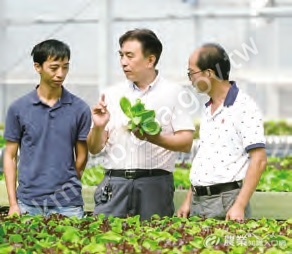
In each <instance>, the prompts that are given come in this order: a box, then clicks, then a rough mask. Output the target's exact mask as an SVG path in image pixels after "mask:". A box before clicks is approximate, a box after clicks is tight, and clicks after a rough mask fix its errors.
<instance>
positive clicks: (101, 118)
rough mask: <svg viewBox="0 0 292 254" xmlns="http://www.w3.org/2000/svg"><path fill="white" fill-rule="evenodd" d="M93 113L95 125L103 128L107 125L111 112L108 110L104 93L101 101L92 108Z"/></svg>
mask: <svg viewBox="0 0 292 254" xmlns="http://www.w3.org/2000/svg"><path fill="white" fill-rule="evenodd" d="M91 114H92V120H93V122H94V126H96V127H103V128H104V127H105V126H106V124H107V123H108V121H109V119H110V113H109V111H108V110H107V104H106V103H105V95H104V94H102V95H101V98H100V100H99V102H98V103H97V104H96V105H95V106H94V107H93V108H92V109H91Z"/></svg>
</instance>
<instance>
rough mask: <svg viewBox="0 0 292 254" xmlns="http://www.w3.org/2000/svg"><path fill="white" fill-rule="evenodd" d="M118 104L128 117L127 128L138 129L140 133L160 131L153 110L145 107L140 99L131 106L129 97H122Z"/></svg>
mask: <svg viewBox="0 0 292 254" xmlns="http://www.w3.org/2000/svg"><path fill="white" fill-rule="evenodd" d="M120 106H121V109H122V111H123V112H124V114H125V115H126V116H127V117H128V118H129V119H130V120H129V122H128V125H127V127H128V130H131V131H132V130H136V129H137V130H139V132H140V134H141V135H143V134H144V133H146V134H148V135H157V134H158V133H160V132H161V127H160V125H159V123H158V122H157V121H156V120H155V111H154V110H147V109H145V104H144V103H142V102H141V100H140V99H137V100H136V103H135V104H134V105H133V106H132V105H131V102H130V101H129V99H127V98H126V97H122V98H121V99H120Z"/></svg>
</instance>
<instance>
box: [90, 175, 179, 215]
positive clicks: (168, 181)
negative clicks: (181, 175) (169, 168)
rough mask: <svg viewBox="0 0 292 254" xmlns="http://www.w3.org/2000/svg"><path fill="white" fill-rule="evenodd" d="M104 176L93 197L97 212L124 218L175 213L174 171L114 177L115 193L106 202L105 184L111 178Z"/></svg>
mask: <svg viewBox="0 0 292 254" xmlns="http://www.w3.org/2000/svg"><path fill="white" fill-rule="evenodd" d="M108 179H109V177H108V176H105V178H104V179H103V181H102V182H101V183H100V184H99V185H98V186H97V188H96V191H95V194H94V201H95V208H94V215H96V214H100V213H103V214H105V215H106V216H109V215H113V216H115V217H120V218H125V217H128V216H134V215H140V219H141V220H148V219H150V218H151V216H152V215H154V214H158V215H159V216H161V217H162V216H172V215H173V213H174V203H173V194H174V184H173V175H172V174H169V175H161V176H147V177H141V178H137V179H125V178H123V177H111V178H110V185H111V187H112V197H111V199H110V200H108V201H107V202H105V203H103V202H102V200H101V195H102V188H103V187H104V186H105V184H106V183H107V182H108Z"/></svg>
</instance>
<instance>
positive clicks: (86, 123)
mask: <svg viewBox="0 0 292 254" xmlns="http://www.w3.org/2000/svg"><path fill="white" fill-rule="evenodd" d="M91 123H92V121H91V111H90V108H89V107H88V106H87V105H86V107H85V109H84V110H83V112H82V114H81V117H80V121H79V128H78V140H82V141H85V140H86V139H87V135H88V133H89V130H90V126H91Z"/></svg>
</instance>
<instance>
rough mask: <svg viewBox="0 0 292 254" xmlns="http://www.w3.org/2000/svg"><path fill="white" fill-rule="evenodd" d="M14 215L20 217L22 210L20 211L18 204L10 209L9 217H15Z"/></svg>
mask: <svg viewBox="0 0 292 254" xmlns="http://www.w3.org/2000/svg"><path fill="white" fill-rule="evenodd" d="M13 214H17V215H20V209H19V206H18V204H15V205H12V206H10V207H9V212H8V215H13Z"/></svg>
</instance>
